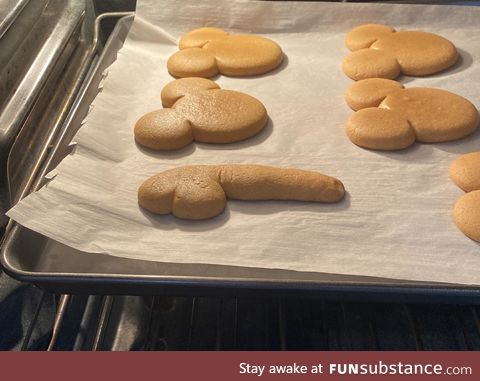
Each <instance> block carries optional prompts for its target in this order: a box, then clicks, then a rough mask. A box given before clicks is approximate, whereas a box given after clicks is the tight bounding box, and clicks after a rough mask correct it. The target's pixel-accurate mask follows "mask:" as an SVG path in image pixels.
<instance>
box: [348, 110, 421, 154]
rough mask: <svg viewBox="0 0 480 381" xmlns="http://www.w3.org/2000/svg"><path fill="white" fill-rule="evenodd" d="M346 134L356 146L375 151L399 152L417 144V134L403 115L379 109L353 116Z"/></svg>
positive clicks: (359, 112)
mask: <svg viewBox="0 0 480 381" xmlns="http://www.w3.org/2000/svg"><path fill="white" fill-rule="evenodd" d="M346 134H347V136H348V138H349V139H350V140H351V141H352V142H353V143H354V144H356V145H358V146H360V147H363V148H369V149H374V150H399V149H404V148H407V147H409V146H411V145H412V144H413V143H415V132H414V130H413V128H412V127H411V126H410V123H408V121H407V120H406V119H405V118H404V116H403V115H402V113H400V112H397V111H391V110H385V109H380V108H377V107H373V108H364V109H362V110H360V111H357V112H356V113H355V114H353V115H352V116H351V117H350V119H349V120H348V121H347V128H346Z"/></svg>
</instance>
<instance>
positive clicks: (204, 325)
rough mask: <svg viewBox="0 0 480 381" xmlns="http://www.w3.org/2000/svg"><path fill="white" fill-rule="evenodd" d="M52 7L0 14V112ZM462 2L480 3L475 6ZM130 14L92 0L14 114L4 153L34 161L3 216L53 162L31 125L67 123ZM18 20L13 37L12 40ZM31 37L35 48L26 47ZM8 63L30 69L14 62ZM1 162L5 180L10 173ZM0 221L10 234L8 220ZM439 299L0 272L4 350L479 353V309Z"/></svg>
mask: <svg viewBox="0 0 480 381" xmlns="http://www.w3.org/2000/svg"><path fill="white" fill-rule="evenodd" d="M395 2H402V1H395ZM56 3H58V1H55V0H41V1H28V0H14V1H5V2H4V4H5V10H4V9H2V8H1V7H0V16H2V20H0V22H1V24H0V42H1V41H2V39H3V41H6V39H8V41H9V45H8V47H9V49H10V50H8V49H2V52H0V63H1V64H2V65H1V67H0V77H3V76H4V78H7V77H8V78H10V79H11V80H10V82H7V81H5V82H2V86H3V87H2V96H1V97H0V112H4V110H5V109H6V108H7V106H9V99H10V98H9V97H8V95H10V94H13V93H14V92H15V91H16V89H17V88H18V87H19V86H21V84H22V79H23V78H25V77H26V76H27V75H29V73H30V72H31V70H30V69H31V68H32V67H33V66H34V63H35V62H36V57H38V55H39V54H40V53H41V49H40V48H38V50H35V49H33V48H32V47H34V46H39V47H40V46H43V45H42V43H41V42H42V41H47V40H48V38H47V37H48V35H49V34H51V33H52V31H51V30H49V29H48V25H47V24H45V25H42V24H41V21H37V22H36V23H35V29H34V33H32V30H31V29H30V27H29V25H31V23H33V22H34V20H33V19H34V18H35V17H37V18H38V15H39V14H40V13H41V12H43V13H42V15H43V16H45V17H47V16H48V17H50V18H55V17H59V16H58V14H57V12H55V10H56V8H55V7H61V6H62V5H60V3H58V4H56ZM421 3H438V1H422V2H421ZM442 3H445V2H442ZM451 3H453V2H451ZM455 3H463V4H470V5H472V4H475V5H480V2H479V1H470V2H469V1H461V2H455ZM49 7H51V9H50V8H49ZM134 9H135V1H134V0H96V1H92V2H90V1H86V3H85V8H84V9H83V10H82V12H80V13H79V14H78V20H77V21H75V20H73V21H71V23H72V28H71V30H70V31H69V32H68V35H66V37H65V41H64V42H63V44H62V45H61V46H60V45H59V46H57V47H56V49H58V54H59V58H58V60H57V61H56V62H57V65H56V66H55V67H52V68H50V69H49V70H50V71H49V72H48V76H46V77H45V81H46V82H45V83H46V85H45V86H43V87H41V88H39V89H38V91H37V93H35V94H34V93H33V92H34V90H35V89H30V92H28V94H27V95H29V96H30V98H28V99H29V102H30V103H29V105H28V107H26V106H25V105H24V106H25V107H24V108H25V110H23V111H22V109H21V107H20V108H19V109H18V110H17V111H18V112H17V114H18V113H20V112H24V115H23V116H22V117H20V116H19V115H16V114H15V115H16V117H17V118H20V119H21V121H22V126H21V128H20V127H19V129H18V131H17V132H16V133H15V136H14V137H13V138H12V142H10V145H9V150H11V152H12V153H14V152H15V145H17V146H18V145H20V144H23V145H24V146H23V147H22V150H25V149H29V150H31V152H32V154H31V155H30V157H29V160H26V159H20V158H18V159H17V160H14V159H15V157H14V154H12V156H13V157H14V159H12V161H13V162H14V163H15V166H16V168H17V171H15V172H14V174H15V176H14V181H12V183H11V184H9V188H10V189H9V190H10V192H8V194H9V199H5V198H2V200H0V205H1V206H2V208H6V205H8V204H11V203H14V202H15V201H16V200H17V199H19V198H20V197H21V196H22V195H23V194H24V191H23V190H24V189H26V187H27V186H28V185H31V184H32V181H33V180H32V178H29V177H26V176H25V173H27V172H31V171H32V170H33V169H35V168H36V166H38V165H39V163H40V162H41V160H42V158H44V157H45V155H46V152H42V151H41V150H39V149H38V148H36V147H37V146H36V145H35V142H36V141H38V140H42V141H45V139H53V137H54V132H52V131H53V130H49V129H45V130H39V129H37V128H35V126H37V125H39V124H42V125H52V126H54V125H55V124H56V123H61V122H62V121H64V120H65V119H66V118H67V117H68V113H67V112H66V111H65V110H67V109H68V108H69V107H71V103H72V102H73V100H72V99H70V98H69V95H70V94H74V93H76V92H78V91H81V83H80V82H79V78H82V76H83V75H85V73H86V72H87V71H88V67H89V66H91V65H92V64H93V63H94V61H95V55H94V54H91V55H90V56H89V53H91V51H90V50H89V49H90V48H89V45H88V43H87V42H88V41H90V39H91V38H92V36H91V35H89V32H88V31H89V30H91V25H92V23H93V20H94V19H95V17H96V16H98V15H100V14H104V13H106V12H110V13H111V12H127V11H133V10H134ZM27 11H28V12H27ZM45 12H46V13H45ZM49 12H50V13H49ZM20 16H21V17H20ZM43 16H42V17H43ZM119 16H120V14H119V15H115V14H113V15H112V17H108V18H105V20H104V21H103V22H102V23H101V30H100V32H101V33H100V40H99V42H98V49H99V50H101V46H102V43H103V42H105V41H106V40H107V38H108V36H109V34H110V33H111V31H112V30H113V28H114V26H115V22H116V21H117V20H118V18H119ZM39 19H40V18H39ZM12 20H13V21H12ZM15 20H16V21H15ZM13 22H16V28H17V30H16V33H15V34H13V33H11V32H9V30H11V26H12V25H13ZM80 22H82V24H81V26H79V25H80V24H79V23H80ZM29 23H30V24H29ZM89 25H90V29H89ZM9 33H10V34H9ZM22 33H23V34H22ZM79 36H80V37H79ZM34 38H36V39H37V40H32V41H31V44H30V45H29V44H27V43H25V42H23V43H22V42H21V41H22V40H24V41H25V40H27V39H34ZM39 41H40V43H39ZM2 46H4V45H2ZM18 46H20V47H22V49H17V48H16V47H18ZM12 56H13V57H15V56H16V57H17V59H20V58H21V60H22V62H24V65H23V66H16V65H14V64H13V63H12V62H13V61H12ZM19 57H20V58H19ZM62 60H64V62H63V61H62ZM62 62H63V63H62ZM67 62H68V63H69V64H68V65H67V64H66V63H67ZM73 63H75V64H73ZM7 70H8V73H7ZM32 75H33V74H32ZM49 84H50V85H49ZM53 87H55V88H56V89H57V91H55V92H53V91H52V89H51V88H53ZM58 89H60V91H58ZM51 94H53V95H52V96H50V95H51ZM4 95H5V96H4ZM13 141H14V142H13ZM25 147H26V148H25ZM47 148H48V145H47ZM3 162H5V163H6V160H3V161H2V163H1V164H2V169H1V171H0V175H1V176H2V180H3V176H4V172H5V171H6V170H7V168H6V167H4V166H3V164H4V163H3ZM2 194H6V193H5V192H3V193H2ZM2 214H3V212H2ZM0 225H1V226H2V229H3V228H4V227H5V221H1V224H0ZM446 302H447V301H446ZM453 302H455V301H453ZM435 303H436V304H429V303H423V304H419V303H414V302H413V299H412V300H409V299H408V297H405V298H403V299H402V300H395V301H393V302H389V301H384V302H375V303H374V302H369V301H365V302H360V301H358V300H351V299H339V298H338V296H334V295H332V296H331V297H329V296H328V295H325V296H324V297H322V298H321V299H319V298H318V297H316V298H313V297H309V295H308V293H306V294H305V295H304V296H303V297H301V298H288V297H268V298H265V297H262V298H260V297H252V296H248V297H234V296H224V297H211V296H208V297H207V296H202V295H198V296H189V297H183V296H182V297H177V296H175V295H171V296H152V295H148V296H146V295H143V296H142V295H137V296H133V295H131V296H129V295H116V296H111V295H84V294H70V295H65V294H64V295H56V294H52V293H50V292H48V291H45V290H43V289H41V288H39V287H37V286H35V285H33V284H28V283H22V282H19V281H17V280H15V279H13V278H11V277H9V276H8V275H7V274H6V273H5V272H3V271H1V270H0V350H479V349H480V307H478V306H476V305H472V304H452V300H451V299H450V300H448V303H449V304H439V303H438V299H436V301H435Z"/></svg>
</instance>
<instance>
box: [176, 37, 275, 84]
mask: <svg viewBox="0 0 480 381" xmlns="http://www.w3.org/2000/svg"><path fill="white" fill-rule="evenodd" d="M179 48H180V51H178V52H176V53H174V54H173V55H172V56H171V57H170V58H169V59H168V62H167V68H168V71H169V73H170V74H172V75H173V76H175V77H205V78H208V77H212V76H214V75H216V74H218V73H221V74H224V75H229V76H248V75H257V74H263V73H267V72H269V71H271V70H273V69H275V68H276V67H277V66H278V65H280V63H281V62H282V60H283V52H282V49H281V48H280V46H278V44H277V43H276V42H274V41H272V40H270V39H268V38H264V37H260V36H254V35H230V34H228V33H227V32H225V31H223V30H222V29H218V28H199V29H195V30H193V31H191V32H189V33H187V34H186V35H184V36H183V37H182V38H181V40H180V43H179Z"/></svg>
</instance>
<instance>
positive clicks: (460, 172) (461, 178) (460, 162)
mask: <svg viewBox="0 0 480 381" xmlns="http://www.w3.org/2000/svg"><path fill="white" fill-rule="evenodd" d="M450 178H451V179H452V180H453V182H454V183H455V184H457V185H458V186H459V187H460V188H462V189H463V190H464V191H465V192H471V191H474V190H480V152H470V153H467V154H465V155H462V156H460V157H459V158H458V159H456V160H455V161H454V162H453V163H452V165H451V166H450Z"/></svg>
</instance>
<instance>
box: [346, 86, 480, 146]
mask: <svg viewBox="0 0 480 381" xmlns="http://www.w3.org/2000/svg"><path fill="white" fill-rule="evenodd" d="M346 101H347V103H348V104H349V105H350V107H352V108H353V109H354V110H358V111H357V112H356V113H355V114H353V115H352V116H351V117H350V118H349V120H348V121H347V128H346V133H347V136H348V137H349V138H350V140H351V141H352V142H353V143H355V144H356V145H358V146H360V147H363V148H369V149H378V150H394V149H403V148H406V147H408V146H409V145H411V144H413V143H414V142H415V140H417V141H419V142H423V143H439V142H446V141H451V140H457V139H461V138H463V137H465V136H468V135H470V134H471V133H472V132H473V131H475V130H476V128H477V127H478V124H479V121H480V119H479V114H478V111H477V109H476V108H475V106H474V105H473V104H472V103H471V102H469V101H468V100H467V99H465V98H463V97H461V96H459V95H457V94H454V93H451V92H448V91H445V90H440V89H433V88H409V89H405V88H402V86H401V84H399V83H397V84H395V81H391V80H385V79H377V78H370V79H365V80H362V81H359V82H357V83H355V84H354V85H352V86H351V87H350V88H349V89H348V91H347V94H346ZM372 106H374V107H372ZM375 106H378V107H375Z"/></svg>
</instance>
